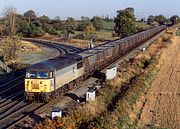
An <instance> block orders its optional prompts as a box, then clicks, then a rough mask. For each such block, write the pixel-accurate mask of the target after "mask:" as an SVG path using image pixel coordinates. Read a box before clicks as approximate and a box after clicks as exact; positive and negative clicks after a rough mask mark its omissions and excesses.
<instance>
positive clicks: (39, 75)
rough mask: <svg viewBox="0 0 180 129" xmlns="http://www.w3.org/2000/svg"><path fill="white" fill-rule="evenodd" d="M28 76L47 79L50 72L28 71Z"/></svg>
mask: <svg viewBox="0 0 180 129" xmlns="http://www.w3.org/2000/svg"><path fill="white" fill-rule="evenodd" d="M26 78H42V79H43V78H44V79H47V78H49V73H48V72H43V71H38V72H37V71H28V72H26Z"/></svg>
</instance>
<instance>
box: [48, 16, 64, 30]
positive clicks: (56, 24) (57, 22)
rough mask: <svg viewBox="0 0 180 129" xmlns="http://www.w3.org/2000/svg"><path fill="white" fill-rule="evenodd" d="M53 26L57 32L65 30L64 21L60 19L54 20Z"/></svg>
mask: <svg viewBox="0 0 180 129" xmlns="http://www.w3.org/2000/svg"><path fill="white" fill-rule="evenodd" d="M51 25H52V26H53V28H54V29H56V30H57V31H61V30H62V29H63V26H64V24H63V23H62V21H61V20H60V18H55V19H54V20H52V23H51Z"/></svg>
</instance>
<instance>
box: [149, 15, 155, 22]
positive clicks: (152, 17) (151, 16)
mask: <svg viewBox="0 0 180 129" xmlns="http://www.w3.org/2000/svg"><path fill="white" fill-rule="evenodd" d="M154 19H155V16H153V15H150V16H149V17H148V20H147V21H148V23H153V22H154Z"/></svg>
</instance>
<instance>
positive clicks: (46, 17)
mask: <svg viewBox="0 0 180 129" xmlns="http://www.w3.org/2000/svg"><path fill="white" fill-rule="evenodd" d="M39 21H40V22H41V23H42V24H45V23H48V24H50V23H51V20H50V18H49V17H48V16H45V15H43V16H41V17H39Z"/></svg>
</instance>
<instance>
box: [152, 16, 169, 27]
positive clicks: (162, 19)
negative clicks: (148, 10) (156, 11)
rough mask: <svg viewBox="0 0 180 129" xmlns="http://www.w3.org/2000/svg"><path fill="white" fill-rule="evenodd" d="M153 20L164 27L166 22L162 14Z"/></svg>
mask: <svg viewBox="0 0 180 129" xmlns="http://www.w3.org/2000/svg"><path fill="white" fill-rule="evenodd" d="M154 20H155V21H156V22H158V23H159V24H160V25H164V24H165V22H166V17H165V16H163V15H162V14H160V15H158V16H155V18H154Z"/></svg>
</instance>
